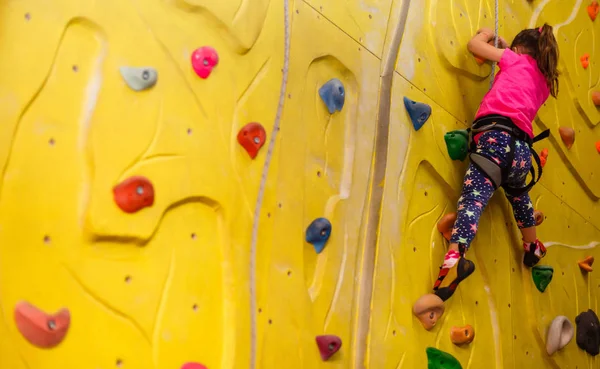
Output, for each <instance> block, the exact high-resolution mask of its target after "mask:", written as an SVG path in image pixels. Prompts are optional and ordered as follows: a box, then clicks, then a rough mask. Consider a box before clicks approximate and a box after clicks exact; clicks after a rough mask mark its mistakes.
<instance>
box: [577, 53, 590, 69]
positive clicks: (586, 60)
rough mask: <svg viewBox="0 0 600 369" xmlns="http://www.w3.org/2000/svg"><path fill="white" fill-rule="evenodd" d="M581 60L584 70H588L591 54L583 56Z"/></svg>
mask: <svg viewBox="0 0 600 369" xmlns="http://www.w3.org/2000/svg"><path fill="white" fill-rule="evenodd" d="M579 60H580V61H581V66H582V67H583V69H587V67H589V66H590V54H588V53H585V54H583V55H582V56H581V58H579Z"/></svg>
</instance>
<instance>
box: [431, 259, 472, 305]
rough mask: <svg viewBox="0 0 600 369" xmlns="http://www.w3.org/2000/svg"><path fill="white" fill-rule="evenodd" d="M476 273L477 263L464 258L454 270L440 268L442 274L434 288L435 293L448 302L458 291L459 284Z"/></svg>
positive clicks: (455, 265)
mask: <svg viewBox="0 0 600 369" xmlns="http://www.w3.org/2000/svg"><path fill="white" fill-rule="evenodd" d="M474 271H475V263H473V262H472V261H471V260H467V259H465V258H464V257H462V256H461V257H460V259H458V262H457V263H456V264H454V266H453V267H452V268H442V267H440V274H439V275H438V279H437V281H435V285H434V286H433V291H434V293H435V294H436V295H437V296H438V297H439V298H441V299H442V301H446V300H448V299H449V298H450V296H452V294H454V291H456V287H458V284H459V283H460V282H462V281H463V280H464V279H466V278H467V277H468V276H470V275H471V274H472V273H473V272H474Z"/></svg>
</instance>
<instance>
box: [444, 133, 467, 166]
mask: <svg viewBox="0 0 600 369" xmlns="http://www.w3.org/2000/svg"><path fill="white" fill-rule="evenodd" d="M444 141H446V148H447V149H448V155H450V159H452V160H460V161H463V160H465V158H466V157H467V154H468V153H469V133H468V132H467V130H465V129H459V130H456V131H451V132H448V133H446V134H445V135H444Z"/></svg>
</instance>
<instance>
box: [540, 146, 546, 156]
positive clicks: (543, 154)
mask: <svg viewBox="0 0 600 369" xmlns="http://www.w3.org/2000/svg"><path fill="white" fill-rule="evenodd" d="M540 156H542V157H544V158H548V149H547V148H543V149H542V152H540Z"/></svg>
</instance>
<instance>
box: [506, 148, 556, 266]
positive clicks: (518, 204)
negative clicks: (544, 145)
mask: <svg viewBox="0 0 600 369" xmlns="http://www.w3.org/2000/svg"><path fill="white" fill-rule="evenodd" d="M517 143H518V145H516V151H515V160H514V161H513V164H512V166H511V170H510V174H509V184H510V185H511V186H512V187H515V188H519V187H524V186H525V178H526V177H527V174H528V173H529V169H530V168H531V151H530V150H529V148H528V147H527V145H526V144H525V143H522V142H519V141H517ZM506 198H507V199H508V201H509V202H510V204H511V205H512V209H513V215H514V217H515V221H516V222H517V226H518V227H519V230H520V231H521V235H522V236H523V248H524V249H525V256H524V258H523V263H524V264H525V265H527V266H529V267H532V266H534V265H535V264H537V263H538V262H539V261H540V259H541V258H543V257H544V255H545V254H546V248H545V247H544V245H543V244H542V243H541V242H540V241H539V240H538V239H537V233H536V229H535V217H534V216H533V203H532V202H531V198H530V197H529V193H524V194H522V195H519V196H512V195H510V194H508V193H506Z"/></svg>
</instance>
